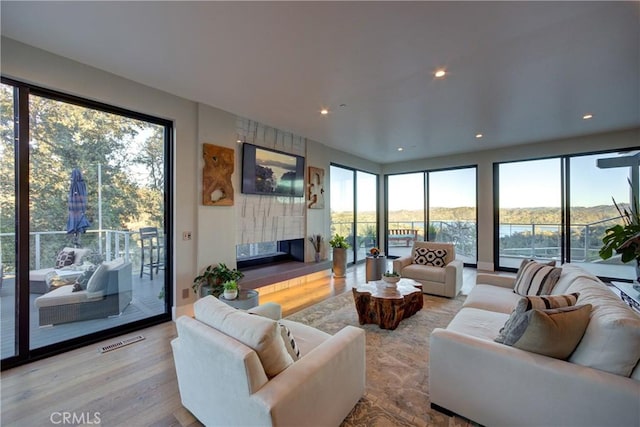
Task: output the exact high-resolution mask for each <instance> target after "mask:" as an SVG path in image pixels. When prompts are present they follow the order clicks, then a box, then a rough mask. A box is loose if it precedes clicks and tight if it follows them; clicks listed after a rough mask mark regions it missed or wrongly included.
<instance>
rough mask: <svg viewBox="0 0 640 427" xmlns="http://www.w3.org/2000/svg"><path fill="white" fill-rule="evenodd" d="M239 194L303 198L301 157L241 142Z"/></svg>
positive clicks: (302, 162)
mask: <svg viewBox="0 0 640 427" xmlns="http://www.w3.org/2000/svg"><path fill="white" fill-rule="evenodd" d="M242 192H243V193H245V194H264V195H270V196H289V197H304V157H302V156H298V155H295V154H290V153H285V152H282V151H278V150H273V149H271V148H265V147H259V146H257V145H253V144H247V143H244V144H243V146H242Z"/></svg>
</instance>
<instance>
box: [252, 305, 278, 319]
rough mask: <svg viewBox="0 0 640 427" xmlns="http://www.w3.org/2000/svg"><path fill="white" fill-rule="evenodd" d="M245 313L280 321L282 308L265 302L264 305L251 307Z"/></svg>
mask: <svg viewBox="0 0 640 427" xmlns="http://www.w3.org/2000/svg"><path fill="white" fill-rule="evenodd" d="M247 313H251V314H257V315H259V316H262V317H268V318H269V319H271V320H280V319H282V307H281V306H280V304H277V303H275V302H267V303H265V304H262V305H259V306H257V307H253V308H250V309H248V310H247Z"/></svg>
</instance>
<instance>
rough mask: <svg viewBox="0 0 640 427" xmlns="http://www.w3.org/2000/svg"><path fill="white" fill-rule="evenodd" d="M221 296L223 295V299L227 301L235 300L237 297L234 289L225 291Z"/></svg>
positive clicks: (236, 291)
mask: <svg viewBox="0 0 640 427" xmlns="http://www.w3.org/2000/svg"><path fill="white" fill-rule="evenodd" d="M223 295H224V299H228V300H232V299H236V298H237V297H238V290H237V289H234V290H231V291H227V290H226V289H225V291H224V294H223Z"/></svg>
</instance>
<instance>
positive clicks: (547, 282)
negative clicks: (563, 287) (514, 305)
mask: <svg viewBox="0 0 640 427" xmlns="http://www.w3.org/2000/svg"><path fill="white" fill-rule="evenodd" d="M560 273H562V269H561V268H558V267H552V266H550V265H548V264H541V263H539V262H536V261H527V262H526V263H523V265H521V266H520V269H519V270H518V274H517V276H516V281H515V285H514V288H513V291H514V292H515V293H517V294H520V295H549V294H550V293H551V291H552V289H553V287H554V286H555V284H556V283H557V282H558V279H559V278H560Z"/></svg>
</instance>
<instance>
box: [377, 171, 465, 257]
mask: <svg viewBox="0 0 640 427" xmlns="http://www.w3.org/2000/svg"><path fill="white" fill-rule="evenodd" d="M476 173H477V172H476V167H475V166H473V167H463V168H457V169H446V170H436V171H425V172H416V173H406V174H396V175H388V176H387V241H388V249H387V251H388V253H389V255H390V256H393V257H399V256H406V255H409V254H410V253H411V250H412V247H413V244H412V240H410V239H408V238H407V237H409V236H415V237H416V240H418V241H424V240H428V241H433V242H452V243H454V244H455V247H456V258H457V259H460V260H462V261H463V262H464V263H465V264H466V265H475V264H476V263H477V247H478V244H477V235H478V234H477V225H476V224H477V209H476V204H477V202H476V194H477V178H476Z"/></svg>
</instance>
